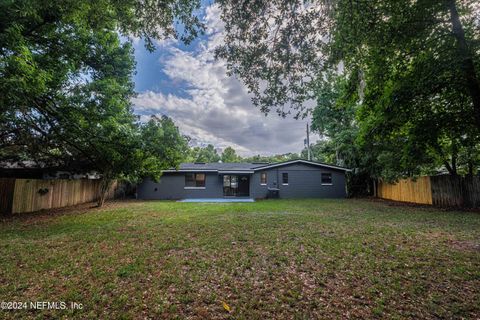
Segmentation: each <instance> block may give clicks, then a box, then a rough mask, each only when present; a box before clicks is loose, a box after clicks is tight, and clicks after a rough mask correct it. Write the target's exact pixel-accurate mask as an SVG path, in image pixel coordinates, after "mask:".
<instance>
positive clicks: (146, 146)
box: [138, 116, 189, 181]
mask: <svg viewBox="0 0 480 320" xmlns="http://www.w3.org/2000/svg"><path fill="white" fill-rule="evenodd" d="M140 132H141V136H140V140H141V141H140V143H139V146H138V149H139V152H141V153H143V158H144V161H143V162H142V163H143V168H142V172H141V174H139V175H138V176H140V177H150V178H153V179H154V180H157V181H158V180H159V179H160V176H161V170H162V169H165V168H169V167H178V165H179V164H180V163H181V162H182V161H183V160H184V159H185V158H186V157H187V155H188V152H189V148H188V145H187V140H186V139H185V137H183V136H182V135H181V134H180V131H179V130H178V127H176V126H175V124H174V122H173V121H172V120H171V119H170V118H168V117H166V116H163V117H162V118H157V117H155V116H152V118H151V119H150V120H149V121H148V122H147V123H144V124H141V127H140Z"/></svg>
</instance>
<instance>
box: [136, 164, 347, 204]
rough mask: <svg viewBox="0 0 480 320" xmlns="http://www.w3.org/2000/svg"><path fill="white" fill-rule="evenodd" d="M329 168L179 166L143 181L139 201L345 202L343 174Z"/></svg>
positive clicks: (294, 165)
mask: <svg viewBox="0 0 480 320" xmlns="http://www.w3.org/2000/svg"><path fill="white" fill-rule="evenodd" d="M347 171H350V170H349V169H346V168H343V167H339V166H334V165H330V164H325V163H320V162H313V161H306V160H292V161H286V162H280V163H273V164H266V163H182V164H181V165H180V167H179V168H178V170H176V169H171V170H165V171H163V175H162V177H161V179H160V181H159V182H158V183H157V182H154V181H152V180H149V179H146V180H144V181H143V182H142V183H141V184H140V185H139V186H138V188H137V195H138V198H139V199H145V200H146V199H203V198H230V197H233V198H235V197H238V198H251V199H262V198H268V197H279V198H344V197H345V196H346V194H347V192H346V186H345V172H347Z"/></svg>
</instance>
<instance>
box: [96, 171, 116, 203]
mask: <svg viewBox="0 0 480 320" xmlns="http://www.w3.org/2000/svg"><path fill="white" fill-rule="evenodd" d="M112 184H113V179H111V178H108V177H103V178H102V180H101V181H100V189H99V195H98V203H97V206H98V207H99V208H101V207H103V204H104V203H105V199H106V198H107V193H108V191H109V190H110V187H111V186H112Z"/></svg>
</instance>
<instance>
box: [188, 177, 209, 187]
mask: <svg viewBox="0 0 480 320" xmlns="http://www.w3.org/2000/svg"><path fill="white" fill-rule="evenodd" d="M185 188H205V173H187V174H185Z"/></svg>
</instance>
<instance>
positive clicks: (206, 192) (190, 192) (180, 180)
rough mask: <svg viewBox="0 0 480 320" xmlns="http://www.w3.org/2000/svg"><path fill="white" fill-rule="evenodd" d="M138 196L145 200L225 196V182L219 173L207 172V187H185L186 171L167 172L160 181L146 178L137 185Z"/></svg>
mask: <svg viewBox="0 0 480 320" xmlns="http://www.w3.org/2000/svg"><path fill="white" fill-rule="evenodd" d="M137 196H138V198H139V199H144V200H153V199H159V200H177V199H189V198H190V199H191V198H221V197H223V182H222V180H221V176H219V175H218V174H217V173H206V176H205V189H185V174H184V173H165V174H164V175H162V177H161V178H160V181H159V182H154V181H152V180H150V179H146V180H144V181H143V182H142V183H141V184H139V185H138V187H137Z"/></svg>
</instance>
